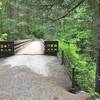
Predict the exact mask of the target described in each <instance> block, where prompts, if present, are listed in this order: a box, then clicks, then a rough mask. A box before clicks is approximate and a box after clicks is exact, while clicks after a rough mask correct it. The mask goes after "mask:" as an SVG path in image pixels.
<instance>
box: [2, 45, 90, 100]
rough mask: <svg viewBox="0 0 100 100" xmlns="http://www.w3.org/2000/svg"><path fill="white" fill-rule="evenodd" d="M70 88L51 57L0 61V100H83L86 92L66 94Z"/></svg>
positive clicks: (61, 68)
mask: <svg viewBox="0 0 100 100" xmlns="http://www.w3.org/2000/svg"><path fill="white" fill-rule="evenodd" d="M31 45H32V44H31ZM27 49H28V48H27ZM25 50H26V49H25ZM23 51H24V50H23ZM21 52H22V51H20V54H21ZM22 53H23V52H22ZM24 53H28V50H27V52H26V51H25V52H24ZM31 53H32V52H30V54H31ZM36 53H37V51H36ZM70 87H71V81H70V78H69V77H68V75H67V74H66V73H65V71H64V66H62V65H61V64H60V62H59V60H58V58H57V57H55V56H46V55H15V56H12V57H8V58H6V59H0V100H86V99H87V97H88V95H87V94H86V93H83V92H81V93H77V94H72V93H69V92H68V91H67V89H68V88H70Z"/></svg>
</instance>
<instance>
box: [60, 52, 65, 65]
mask: <svg viewBox="0 0 100 100" xmlns="http://www.w3.org/2000/svg"><path fill="white" fill-rule="evenodd" d="M61 53H62V54H61V64H62V65H63V64H64V50H62V52H61Z"/></svg>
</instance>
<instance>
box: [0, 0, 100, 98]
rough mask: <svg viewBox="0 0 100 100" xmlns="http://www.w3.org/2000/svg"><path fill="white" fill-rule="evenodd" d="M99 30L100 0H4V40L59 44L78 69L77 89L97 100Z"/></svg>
mask: <svg viewBox="0 0 100 100" xmlns="http://www.w3.org/2000/svg"><path fill="white" fill-rule="evenodd" d="M99 27H100V0H0V40H1V41H2V40H9V41H10V40H21V39H32V38H33V37H36V38H39V39H43V40H58V41H59V43H60V49H62V50H64V53H65V55H66V56H67V57H68V58H69V60H70V61H71V62H72V63H73V65H74V66H73V67H74V68H75V86H76V89H77V90H82V91H86V92H88V93H89V94H90V95H91V97H92V98H93V100H95V99H96V98H97V97H100V94H98V93H97V92H95V80H96V63H97V60H98V59H97V57H96V53H97V52H99V51H98V50H99V49H100V44H99V43H100V29H99ZM99 60H100V59H99ZM98 70H99V72H100V68H99V69H98ZM99 75H100V73H99ZM99 77H100V76H98V78H99ZM98 80H99V81H100V78H99V79H98ZM99 83H100V82H99ZM99 86H100V85H99Z"/></svg>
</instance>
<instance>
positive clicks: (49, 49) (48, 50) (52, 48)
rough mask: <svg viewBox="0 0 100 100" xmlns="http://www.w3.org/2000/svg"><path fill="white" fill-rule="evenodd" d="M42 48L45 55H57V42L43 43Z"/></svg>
mask: <svg viewBox="0 0 100 100" xmlns="http://www.w3.org/2000/svg"><path fill="white" fill-rule="evenodd" d="M44 46H45V54H46V55H57V53H58V49H59V43H58V41H44Z"/></svg>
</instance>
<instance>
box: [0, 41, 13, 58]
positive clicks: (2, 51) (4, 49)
mask: <svg viewBox="0 0 100 100" xmlns="http://www.w3.org/2000/svg"><path fill="white" fill-rule="evenodd" d="M13 54H14V42H13V41H0V57H7V56H10V55H13Z"/></svg>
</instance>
